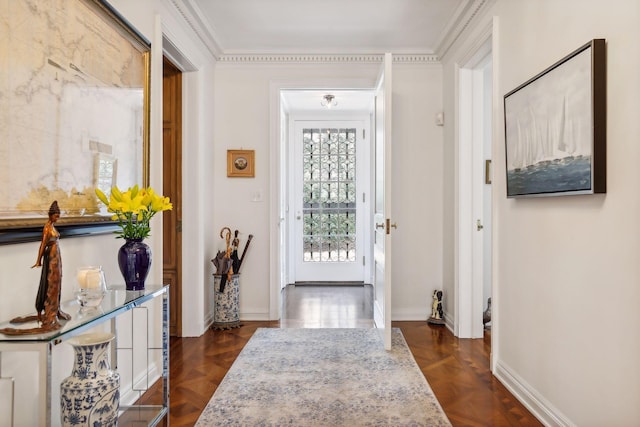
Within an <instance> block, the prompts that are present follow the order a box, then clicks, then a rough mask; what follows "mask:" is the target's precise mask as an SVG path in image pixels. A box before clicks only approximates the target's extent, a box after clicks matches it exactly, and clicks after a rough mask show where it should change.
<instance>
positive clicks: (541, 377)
mask: <svg viewBox="0 0 640 427" xmlns="http://www.w3.org/2000/svg"><path fill="white" fill-rule="evenodd" d="M490 15H494V16H496V17H497V18H498V19H497V23H498V25H497V26H496V27H495V28H494V31H495V32H494V37H495V38H496V39H495V43H494V47H495V50H494V76H495V80H494V82H495V83H496V84H497V88H496V92H497V93H499V95H500V96H501V97H502V96H503V95H504V94H505V93H506V92H508V91H509V90H511V89H513V88H514V87H516V86H518V85H519V84H520V83H522V82H524V81H526V80H527V79H529V78H530V77H532V76H534V75H535V74H537V73H538V72H540V71H542V70H544V69H545V68H547V67H548V66H550V65H551V64H553V63H554V62H556V61H557V60H559V59H561V58H563V57H564V56H565V55H566V54H568V53H570V52H572V51H573V50H574V49H576V48H578V47H580V46H582V45H583V44H584V43H586V42H587V41H589V40H591V39H593V38H606V39H607V60H608V66H607V72H608V78H607V84H608V97H607V98H608V100H607V108H608V115H607V116H608V117H607V119H608V123H607V129H608V130H607V157H608V159H607V166H608V171H607V178H608V191H607V194H606V195H595V196H566V197H554V198H535V199H515V200H514V199H507V198H506V191H505V187H506V185H505V170H504V160H501V159H504V156H505V153H504V127H503V126H504V124H503V121H502V114H503V112H502V102H501V99H499V100H497V102H494V107H495V109H494V114H495V115H496V116H497V120H496V121H494V123H497V126H496V127H495V129H494V131H495V132H494V142H493V143H494V148H493V159H494V161H493V165H494V180H493V183H494V184H493V194H494V202H493V208H494V219H495V222H494V230H495V231H494V237H495V241H494V257H495V263H494V265H495V266H496V267H497V268H496V269H495V271H494V296H495V297H496V298H494V301H493V302H494V338H495V339H496V342H497V345H496V346H494V348H493V351H494V359H495V368H496V370H495V372H496V375H497V376H498V377H499V378H500V379H501V380H502V381H503V382H505V383H506V384H507V385H508V386H509V387H511V388H512V390H513V391H514V392H515V394H516V395H517V396H519V397H520V398H521V399H522V400H523V401H524V402H525V403H527V404H528V405H529V406H530V407H531V408H532V410H533V411H534V412H536V413H537V414H538V416H539V417H540V418H542V419H543V420H544V421H545V423H547V424H549V425H580V426H602V425H608V426H632V425H638V423H639V422H640V407H639V406H638V405H637V402H638V401H640V368H638V363H637V361H638V358H639V356H640V333H639V332H640V310H638V301H639V300H640V287H639V286H638V283H637V282H638V276H639V274H640V264H639V263H638V256H639V255H640V239H638V237H637V236H638V235H640V222H639V221H638V219H637V218H638V208H639V207H640V193H639V192H638V190H637V183H638V182H640V169H639V168H638V167H637V163H638V158H640V145H638V143H637V139H638V134H639V133H640V121H639V120H638V112H639V111H640V100H639V97H638V94H640V79H638V72H637V70H638V68H639V67H640V49H638V45H637V41H638V40H639V39H640V26H639V25H638V24H639V23H640V3H638V2H637V1H632V0H612V1H608V2H601V1H598V0H589V1H584V0H564V1H561V2H558V1H556V0H538V1H532V0H516V1H514V0H498V1H497V2H496V3H495V5H494V7H493V11H492V12H491V13H490V14H489V16H487V17H486V19H485V23H486V22H488V21H487V20H490V19H491V18H492V17H491V16H490ZM483 25H484V24H483ZM477 28H479V27H476V29H470V30H469V32H468V33H467V35H466V37H463V38H461V39H460V40H459V41H458V44H457V46H456V47H455V48H454V49H452V51H450V53H449V54H448V55H447V57H446V58H445V59H444V64H443V65H444V76H443V79H444V98H445V115H446V116H447V117H452V114H453V113H454V111H455V105H454V101H453V100H454V99H455V97H454V94H455V85H454V75H455V70H454V67H455V64H456V61H458V60H459V58H460V57H462V56H463V55H465V51H466V49H467V48H468V46H469V44H470V43H471V41H472V39H473V38H474V37H477V32H476V33H475V34H474V31H476V30H477ZM454 129H455V123H451V122H448V123H447V129H445V147H450V146H452V145H453V144H454V142H455V140H454ZM452 156H453V151H452V149H450V148H447V151H446V154H445V162H446V165H452V164H453V157H452ZM446 167H447V169H449V167H448V166H446ZM445 187H446V189H447V196H446V198H445V202H446V206H445V210H446V212H447V213H445V218H446V217H447V216H448V213H452V212H453V204H452V200H451V199H450V197H451V196H450V195H449V190H454V187H453V176H452V175H451V174H450V173H447V181H446V183H445ZM445 225H446V226H447V229H446V232H445V239H444V240H445V242H449V241H450V240H451V238H452V236H453V228H452V226H451V225H450V224H448V221H447V224H445ZM445 248H446V251H445V270H446V273H445V276H446V278H447V282H448V283H447V286H449V285H450V283H451V282H450V280H451V276H452V273H450V272H449V271H450V270H449V268H450V266H451V265H452V260H451V258H450V257H451V256H452V253H451V251H450V250H449V246H448V244H446V245H445ZM447 308H448V309H451V306H448V307H447ZM496 311H497V312H498V313H497V314H498V315H497V316H495V315H496ZM496 321H497V324H496Z"/></svg>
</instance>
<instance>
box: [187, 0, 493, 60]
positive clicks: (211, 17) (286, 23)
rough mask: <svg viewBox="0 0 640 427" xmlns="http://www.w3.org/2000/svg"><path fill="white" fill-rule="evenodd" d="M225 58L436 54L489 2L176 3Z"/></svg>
mask: <svg viewBox="0 0 640 427" xmlns="http://www.w3.org/2000/svg"><path fill="white" fill-rule="evenodd" d="M174 2H175V3H176V4H179V5H182V9H184V8H187V9H189V10H190V13H193V14H194V15H195V16H196V17H197V20H198V21H200V23H201V24H202V26H203V27H204V28H205V32H207V33H208V34H207V38H209V39H210V40H213V41H215V43H216V44H217V46H216V48H217V49H216V50H218V51H219V53H221V54H245V53H250V54H258V53H262V54H276V53H281V54H372V53H383V52H392V53H396V54H435V53H438V52H440V51H441V50H442V48H443V44H445V43H447V40H448V39H450V38H451V37H450V34H451V32H455V31H456V28H457V27H459V25H458V24H459V22H460V21H461V20H464V19H465V17H466V16H468V15H469V13H470V12H471V13H473V11H475V10H476V9H477V8H478V7H479V6H478V4H480V5H481V4H482V3H484V2H485V1H484V0H174Z"/></svg>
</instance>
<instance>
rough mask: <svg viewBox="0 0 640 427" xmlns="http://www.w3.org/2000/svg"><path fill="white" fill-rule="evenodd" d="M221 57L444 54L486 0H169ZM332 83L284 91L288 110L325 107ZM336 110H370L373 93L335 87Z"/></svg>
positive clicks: (438, 55) (308, 109)
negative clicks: (319, 88)
mask: <svg viewBox="0 0 640 427" xmlns="http://www.w3.org/2000/svg"><path fill="white" fill-rule="evenodd" d="M172 1H173V3H174V4H175V5H176V6H177V7H178V9H179V10H180V12H181V13H182V15H183V16H184V17H185V19H187V20H188V21H189V22H190V23H191V24H192V25H193V26H195V27H197V30H196V32H197V33H198V35H199V36H200V37H201V39H202V40H203V41H204V42H205V44H206V45H207V46H208V47H209V49H210V50H211V52H212V53H214V55H216V56H217V57H218V58H220V57H224V56H233V55H283V54H285V55H286V54H292V55H293V54H298V55H308V54H316V55H323V54H324V55H371V54H382V53H384V52H392V53H394V54H406V55H421V54H422V55H435V56H437V57H441V56H442V55H443V54H444V53H445V52H446V50H447V49H448V48H449V46H450V45H451V43H453V41H455V39H456V38H457V35H458V34H459V33H460V32H461V31H462V30H463V29H464V28H465V27H466V25H467V24H468V22H469V21H470V20H471V19H472V18H473V17H474V16H475V15H476V12H477V11H478V10H479V9H480V8H482V7H483V5H485V4H486V0H172ZM326 93H329V92H327V91H317V90H316V91H311V90H306V91H286V92H283V101H284V103H283V105H284V106H285V108H286V109H287V110H288V111H296V112H297V111H304V112H310V111H314V110H315V111H322V110H324V108H323V107H321V106H320V101H321V99H322V96H323V95H324V94H326ZM330 93H332V94H333V95H335V96H336V100H337V101H338V106H337V107H336V108H335V110H336V111H353V110H360V111H362V110H365V109H367V108H370V106H371V105H372V102H371V99H372V95H371V93H367V92H362V91H339V92H335V91H334V92H330Z"/></svg>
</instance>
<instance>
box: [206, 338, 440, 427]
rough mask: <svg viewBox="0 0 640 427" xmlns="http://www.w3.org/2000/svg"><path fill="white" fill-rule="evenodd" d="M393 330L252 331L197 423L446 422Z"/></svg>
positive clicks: (396, 424)
mask: <svg viewBox="0 0 640 427" xmlns="http://www.w3.org/2000/svg"><path fill="white" fill-rule="evenodd" d="M450 425H451V424H450V423H449V420H448V419H447V417H446V415H445V414H444V412H443V411H442V408H441V407H440V403H438V400H437V399H436V398H435V396H434V395H433V392H432V391H431V388H430V387H429V384H428V383H427V381H426V380H425V378H424V376H423V375H422V372H421V371H420V369H419V368H418V365H417V364H416V362H415V360H414V358H413V355H412V354H411V351H410V350H409V347H407V343H406V342H405V340H404V337H403V336H402V333H401V332H400V330H399V329H397V328H394V329H393V346H392V350H391V351H389V352H387V351H385V350H384V348H383V345H382V342H381V339H380V336H379V334H378V331H376V330H375V329H269V328H261V329H258V330H257V331H256V333H255V334H254V335H253V337H252V338H251V340H249V342H248V343H247V345H246V346H245V347H244V349H243V350H242V352H241V353H240V355H239V356H238V358H237V359H236V361H235V362H234V364H233V366H231V369H230V370H229V372H227V375H226V376H225V377H224V379H223V380H222V383H221V384H220V386H219V387H218V389H217V390H216V392H215V393H214V395H213V397H212V398H211V400H210V401H209V403H208V404H207V407H206V408H205V409H204V411H203V412H202V414H201V415H200V418H199V419H198V423H197V424H196V426H201V427H204V426H242V427H245V426H265V427H266V426H271V427H275V426H296V427H303V426H304V427H306V426H331V427H337V426H349V427H352V426H380V427H381V426H393V427H400V426H413V427H418V426H429V427H432V426H450Z"/></svg>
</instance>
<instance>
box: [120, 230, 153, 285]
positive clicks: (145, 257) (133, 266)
mask: <svg viewBox="0 0 640 427" xmlns="http://www.w3.org/2000/svg"><path fill="white" fill-rule="evenodd" d="M126 240H127V242H126V243H125V244H124V245H122V247H120V250H119V251H118V266H119V267H120V272H121V273H122V277H124V282H125V284H126V287H127V290H128V291H140V290H143V289H144V281H145V280H146V279H147V274H149V268H150V267H151V249H150V248H149V246H147V244H146V243H144V242H143V239H126Z"/></svg>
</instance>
